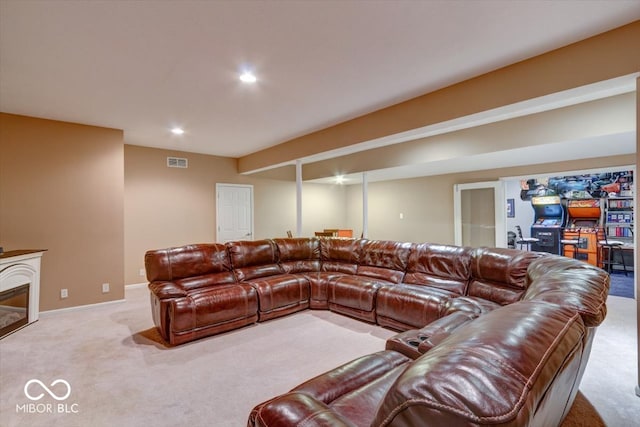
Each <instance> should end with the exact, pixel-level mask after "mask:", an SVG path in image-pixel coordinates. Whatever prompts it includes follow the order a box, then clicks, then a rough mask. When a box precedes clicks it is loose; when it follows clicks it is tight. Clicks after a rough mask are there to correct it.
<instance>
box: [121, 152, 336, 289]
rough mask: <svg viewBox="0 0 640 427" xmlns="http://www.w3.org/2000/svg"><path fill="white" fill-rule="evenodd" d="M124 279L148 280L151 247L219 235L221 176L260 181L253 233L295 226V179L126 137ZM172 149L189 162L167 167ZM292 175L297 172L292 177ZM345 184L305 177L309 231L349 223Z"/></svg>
mask: <svg viewBox="0 0 640 427" xmlns="http://www.w3.org/2000/svg"><path fill="white" fill-rule="evenodd" d="M124 153H125V155H124V157H125V162H124V164H125V172H124V176H125V190H124V200H125V203H124V205H125V227H124V229H125V233H124V234H125V241H124V264H125V266H124V268H125V274H124V280H125V283H127V284H132V283H141V282H144V281H145V278H144V277H142V276H140V269H142V268H144V253H145V252H146V251H147V250H149V249H156V248H165V247H171V246H179V245H184V244H187V243H197V242H213V241H216V198H215V193H216V183H227V184H247V185H253V194H254V211H255V215H254V227H255V230H254V237H255V238H256V239H261V238H267V237H284V236H286V232H287V231H288V230H290V231H292V232H293V233H295V230H296V187H295V182H293V181H291V180H288V181H285V180H278V179H270V178H264V177H255V176H244V175H239V174H238V173H236V171H235V168H236V160H235V159H231V158H226V157H217V156H209V155H204V154H194V153H185V152H179V151H168V150H161V149H155V148H145V147H137V146H132V145H125V148H124ZM167 156H177V157H186V158H187V159H188V162H189V167H188V168H187V169H178V168H168V167H167V166H166V158H167ZM288 178H290V177H288ZM345 195H346V190H345V188H344V187H342V186H330V185H319V184H304V186H303V204H302V209H303V215H304V222H303V233H302V235H306V236H310V235H313V231H315V230H319V229H322V228H323V227H344V223H346V213H345V211H344V208H343V207H342V206H343V205H344V203H345V197H346V196H345Z"/></svg>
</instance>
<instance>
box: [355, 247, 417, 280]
mask: <svg viewBox="0 0 640 427" xmlns="http://www.w3.org/2000/svg"><path fill="white" fill-rule="evenodd" d="M411 246H412V244H411V243H402V242H392V241H388V240H364V241H363V242H362V252H361V253H360V262H359V264H358V269H357V270H356V274H358V275H359V276H367V277H372V278H374V279H382V280H386V281H388V282H393V283H400V282H401V281H402V279H403V278H404V272H405V271H406V269H407V261H408V260H409V252H410V251H411Z"/></svg>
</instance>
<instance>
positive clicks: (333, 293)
mask: <svg viewBox="0 0 640 427" xmlns="http://www.w3.org/2000/svg"><path fill="white" fill-rule="evenodd" d="M385 284H387V285H391V284H392V283H389V282H385V281H381V280H377V279H373V278H369V277H363V276H352V275H344V276H337V277H334V278H333V279H331V280H330V281H329V289H328V293H329V307H331V306H332V304H333V305H338V306H343V307H350V308H354V309H356V310H359V311H362V312H370V313H372V314H373V317H371V321H374V322H375V313H373V310H374V308H375V300H376V293H377V292H378V289H379V288H380V287H381V286H383V285H385Z"/></svg>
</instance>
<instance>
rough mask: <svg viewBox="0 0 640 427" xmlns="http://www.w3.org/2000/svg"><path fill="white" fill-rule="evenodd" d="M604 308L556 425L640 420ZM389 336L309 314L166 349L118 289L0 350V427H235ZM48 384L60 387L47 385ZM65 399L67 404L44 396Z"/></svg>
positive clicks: (618, 334)
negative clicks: (578, 380) (111, 297)
mask: <svg viewBox="0 0 640 427" xmlns="http://www.w3.org/2000/svg"><path fill="white" fill-rule="evenodd" d="M608 305H609V314H608V316H607V319H606V320H605V322H604V323H603V325H601V326H600V327H599V329H598V332H597V333H596V337H595V341H594V344H593V351H592V354H591V359H590V360H589V364H588V365H587V369H586V372H585V375H584V378H583V380H582V384H581V387H580V393H579V394H578V397H577V399H576V404H575V405H574V407H573V408H572V410H571V413H570V414H569V416H568V418H567V419H566V421H565V422H564V424H563V426H562V427H578V426H587V427H600V426H605V425H606V426H610V427H617V426H621V427H622V426H631V425H634V422H637V420H638V419H640V398H638V397H636V396H635V394H634V387H635V385H636V380H637V376H636V374H637V365H636V356H637V355H636V347H635V342H636V341H635V337H636V332H635V331H636V328H635V300H632V299H629V298H618V297H610V298H609V301H608ZM392 335H394V332H392V331H389V330H386V329H383V328H380V327H377V326H374V325H369V324H366V323H363V322H359V321H357V320H353V319H350V318H348V317H344V316H340V315H338V314H335V313H331V312H328V311H311V310H307V311H304V312H300V313H297V314H294V315H290V316H287V317H284V318H280V319H275V320H272V321H269V322H265V323H262V324H259V325H256V326H251V327H247V328H243V329H240V330H236V331H233V332H229V333H226V334H221V335H218V336H216V337H210V338H206V339H203V340H199V341H197V342H193V343H189V344H186V345H182V346H178V347H171V348H168V347H166V346H164V344H162V342H161V340H160V339H159V336H158V334H157V332H156V331H155V329H154V328H153V324H152V321H151V314H150V307H149V299H148V292H147V290H146V288H133V289H127V291H126V301H125V302H123V303H115V304H109V305H103V306H96V307H92V308H88V309H84V310H82V309H81V310H73V311H66V312H56V313H50V314H44V315H42V316H41V319H40V321H38V322H37V323H35V324H33V325H29V326H27V327H26V328H24V329H22V330H20V331H18V332H17V333H14V334H12V335H9V336H7V337H6V338H4V339H2V340H1V341H0V426H3V427H13V426H29V427H38V426H63V427H67V426H83V427H84V426H95V427H100V426H116V425H117V426H123V427H129V426H131V427H137V426H144V425H150V426H158V427H163V426H176V425H189V426H191V427H199V426H216V427H227V426H228V427H236V426H239V427H242V426H245V425H246V421H247V417H248V414H249V411H250V410H251V408H252V407H253V406H254V405H256V404H258V403H260V402H262V401H264V400H266V399H268V398H271V397H273V396H275V395H277V394H281V393H283V392H286V391H287V390H289V389H291V388H293V387H295V386H296V385H297V384H299V383H301V382H303V381H305V380H307V379H309V378H311V377H313V376H315V375H317V374H320V373H322V372H325V371H327V370H329V369H331V368H334V367H336V366H338V365H340V364H342V363H345V362H347V361H349V360H352V359H354V358H356V357H358V356H361V355H364V354H367V353H371V352H374V351H378V350H382V349H383V348H384V342H385V340H386V339H387V338H388V337H390V336H392ZM58 379H61V380H64V381H66V382H67V383H68V384H69V387H68V388H66V386H65V384H64V383H60V382H58V383H56V384H53V383H54V382H55V381H56V380H58ZM31 380H38V381H41V383H42V384H40V383H34V382H31V383H30V384H31V385H30V386H29V387H28V392H29V393H30V394H31V395H38V394H43V398H42V399H41V400H40V401H38V402H37V403H38V404H40V406H37V405H34V407H33V409H34V410H35V412H29V411H28V410H29V407H28V406H25V405H28V404H29V402H31V401H30V400H28V399H27V398H26V396H25V386H26V385H27V384H28V383H29V382H30V381H31ZM45 387H47V388H48V390H50V392H49V391H48V390H47V389H45ZM67 391H68V392H69V393H70V394H69V396H68V398H66V399H63V400H61V401H57V400H55V399H54V398H53V395H56V396H58V397H61V396H63V395H64V394H65V393H66V392H67ZM31 403H34V402H31ZM47 405H49V406H47ZM38 410H40V412H38Z"/></svg>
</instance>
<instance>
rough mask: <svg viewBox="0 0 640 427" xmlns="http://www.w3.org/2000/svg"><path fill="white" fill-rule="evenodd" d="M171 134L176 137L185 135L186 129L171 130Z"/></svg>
mask: <svg viewBox="0 0 640 427" xmlns="http://www.w3.org/2000/svg"><path fill="white" fill-rule="evenodd" d="M171 133H172V134H174V135H182V134H183V133H184V129H182V128H178V127H175V128H173V129H171Z"/></svg>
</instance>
